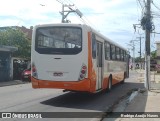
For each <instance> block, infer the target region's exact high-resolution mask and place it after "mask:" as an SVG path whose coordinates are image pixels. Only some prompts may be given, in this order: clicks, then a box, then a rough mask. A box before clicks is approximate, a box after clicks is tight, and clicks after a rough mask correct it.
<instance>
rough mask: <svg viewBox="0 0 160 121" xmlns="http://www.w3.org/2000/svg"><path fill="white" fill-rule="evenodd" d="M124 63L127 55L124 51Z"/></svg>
mask: <svg viewBox="0 0 160 121" xmlns="http://www.w3.org/2000/svg"><path fill="white" fill-rule="evenodd" d="M124 61H127V53H126V51H124Z"/></svg>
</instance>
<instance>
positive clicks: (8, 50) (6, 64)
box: [0, 45, 18, 82]
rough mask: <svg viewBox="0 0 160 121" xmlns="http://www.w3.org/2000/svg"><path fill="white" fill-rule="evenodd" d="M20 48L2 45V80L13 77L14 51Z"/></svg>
mask: <svg viewBox="0 0 160 121" xmlns="http://www.w3.org/2000/svg"><path fill="white" fill-rule="evenodd" d="M17 50H18V48H16V47H13V46H3V45H0V82H1V81H9V80H12V78H13V63H12V53H13V52H14V51H17Z"/></svg>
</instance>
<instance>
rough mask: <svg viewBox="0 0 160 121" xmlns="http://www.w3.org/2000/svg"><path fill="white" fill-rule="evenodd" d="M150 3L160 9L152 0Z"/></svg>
mask: <svg viewBox="0 0 160 121" xmlns="http://www.w3.org/2000/svg"><path fill="white" fill-rule="evenodd" d="M152 4H153V5H154V7H156V8H157V9H158V10H160V8H159V7H158V6H157V5H155V4H154V2H153V0H152Z"/></svg>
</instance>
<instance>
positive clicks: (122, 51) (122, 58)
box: [121, 50, 124, 61]
mask: <svg viewBox="0 0 160 121" xmlns="http://www.w3.org/2000/svg"><path fill="white" fill-rule="evenodd" d="M121 60H122V61H124V50H121Z"/></svg>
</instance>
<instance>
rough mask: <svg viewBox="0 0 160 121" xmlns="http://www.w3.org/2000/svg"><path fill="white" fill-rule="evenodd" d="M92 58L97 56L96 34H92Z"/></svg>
mask: <svg viewBox="0 0 160 121" xmlns="http://www.w3.org/2000/svg"><path fill="white" fill-rule="evenodd" d="M92 58H93V59H95V58H96V38H95V34H92Z"/></svg>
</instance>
